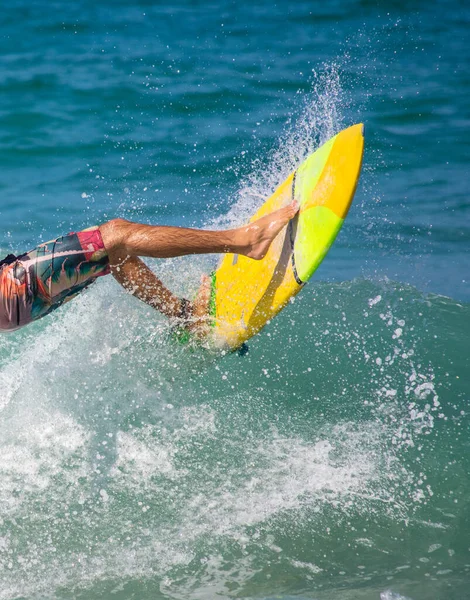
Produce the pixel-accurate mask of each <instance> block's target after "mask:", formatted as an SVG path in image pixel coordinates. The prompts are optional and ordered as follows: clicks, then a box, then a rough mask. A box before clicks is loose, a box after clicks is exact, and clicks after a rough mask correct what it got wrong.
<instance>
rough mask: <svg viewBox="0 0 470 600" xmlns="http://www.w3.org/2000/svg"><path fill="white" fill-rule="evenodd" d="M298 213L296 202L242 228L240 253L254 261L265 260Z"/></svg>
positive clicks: (240, 230) (240, 231)
mask: <svg viewBox="0 0 470 600" xmlns="http://www.w3.org/2000/svg"><path fill="white" fill-rule="evenodd" d="M298 211H299V204H298V202H296V201H295V200H294V201H293V202H291V204H289V205H288V206H285V207H284V208H280V209H279V210H275V211H274V212H272V213H271V214H269V215H266V216H265V217H261V219H258V220H257V221H254V222H253V223H250V224H249V225H247V226H246V227H241V228H240V229H239V233H240V246H241V247H242V250H239V252H238V253H239V254H243V255H245V256H248V257H249V258H253V259H254V260H261V259H262V258H264V257H265V256H266V253H267V251H268V249H269V246H270V245H271V243H272V241H273V240H274V238H275V237H276V236H277V234H278V233H279V232H280V231H281V230H282V229H283V228H284V227H285V226H286V225H287V223H288V222H289V221H290V220H291V219H293V218H294V217H295V215H296V214H297V212H298Z"/></svg>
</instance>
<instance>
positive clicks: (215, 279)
mask: <svg viewBox="0 0 470 600" xmlns="http://www.w3.org/2000/svg"><path fill="white" fill-rule="evenodd" d="M363 134H364V126H363V125H362V123H360V124H358V125H353V126H352V127H349V128H348V129H344V130H343V131H341V132H340V133H338V134H337V135H335V136H334V137H332V138H331V139H330V140H328V141H327V142H326V143H325V144H323V145H322V146H321V147H320V148H318V150H316V151H315V152H314V153H313V154H311V155H310V156H308V157H307V158H306V159H305V160H304V162H303V163H302V164H301V165H300V166H299V167H298V168H297V169H296V170H295V171H294V172H293V173H291V174H290V175H289V177H288V178H287V179H286V180H285V181H284V182H283V183H282V184H281V185H280V186H279V187H278V188H277V189H276V191H275V192H274V194H273V195H272V196H271V197H270V198H269V199H268V200H266V202H265V203H264V204H263V205H262V206H261V207H260V209H259V210H258V211H257V212H256V214H254V215H253V217H252V218H251V219H250V222H251V221H254V220H256V219H259V218H260V217H262V216H263V215H266V214H268V213H270V212H272V211H274V210H276V209H278V208H281V207H282V206H286V205H287V204H289V203H290V202H291V201H292V200H293V199H294V198H295V199H296V200H297V201H298V203H299V205H300V210H299V212H298V214H297V215H296V217H295V218H294V219H292V220H291V221H290V222H289V224H288V225H287V226H286V227H285V228H284V229H283V230H282V231H281V232H280V233H279V234H278V235H277V237H276V239H275V240H274V242H273V243H272V244H271V246H270V248H269V250H268V253H267V254H266V256H265V257H264V258H263V259H262V260H260V261H255V260H252V259H250V258H246V257H244V256H240V255H237V254H227V255H225V256H224V258H223V259H222V261H221V263H220V265H219V267H218V268H217V269H216V270H215V271H214V272H213V273H212V278H211V286H212V287H211V300H210V312H211V322H212V335H211V336H210V340H211V341H210V344H211V345H214V346H215V347H216V348H220V349H226V350H229V351H233V350H237V349H239V348H240V347H242V346H243V345H244V343H245V342H246V341H247V340H249V339H250V338H251V337H252V336H254V335H256V334H257V333H258V332H259V331H260V330H261V329H262V328H263V327H264V326H265V325H266V323H267V322H268V321H270V320H271V319H272V318H273V317H275V316H276V315H277V314H278V313H279V312H280V311H281V310H282V309H283V308H284V307H285V306H286V305H287V303H288V302H289V300H290V299H291V298H293V297H294V296H295V295H296V294H298V293H299V292H300V290H301V289H302V288H303V286H304V285H305V284H306V283H307V282H308V280H309V279H310V278H311V276H312V275H313V273H314V272H315V271H316V269H317V268H318V267H319V265H320V263H321V262H322V261H323V259H324V257H325V255H326V254H327V252H328V250H329V249H330V247H331V245H332V244H333V242H334V240H335V238H336V236H337V235H338V232H339V230H340V229H341V227H342V225H343V223H344V219H345V218H346V215H347V213H348V210H349V207H350V205H351V202H352V199H353V196H354V192H355V190H356V185H357V182H358V179H359V174H360V170H361V164H362V155H363V149H364V135H363Z"/></svg>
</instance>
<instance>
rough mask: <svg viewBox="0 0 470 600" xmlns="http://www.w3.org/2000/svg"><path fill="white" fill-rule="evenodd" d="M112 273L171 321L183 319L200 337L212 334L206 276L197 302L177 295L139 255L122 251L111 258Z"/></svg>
mask: <svg viewBox="0 0 470 600" xmlns="http://www.w3.org/2000/svg"><path fill="white" fill-rule="evenodd" d="M109 259H110V263H111V265H112V266H111V273H112V274H113V276H114V277H115V279H116V280H117V281H118V282H119V283H120V284H121V285H122V286H123V288H124V289H126V290H127V291H128V292H130V293H131V294H132V295H133V296H135V297H136V298H139V300H142V301H143V302H145V303H146V304H149V305H150V306H152V307H153V308H155V309H157V310H158V311H160V312H161V313H162V314H164V315H165V316H166V317H168V318H169V319H181V320H182V321H183V323H184V326H185V327H187V328H188V329H189V330H190V331H191V332H192V333H193V334H195V335H196V336H197V337H199V338H201V339H202V338H204V336H205V335H206V334H207V332H208V331H209V329H208V324H207V307H208V304H209V299H210V279H209V278H208V277H207V276H204V277H203V280H202V284H201V287H200V289H199V292H198V294H197V296H196V298H195V300H194V302H190V301H189V300H185V299H180V298H178V296H175V295H174V294H173V293H172V292H170V290H169V289H168V288H166V287H165V286H164V285H163V283H162V282H161V281H160V280H159V279H158V277H156V275H155V274H154V273H153V271H152V270H151V269H149V267H147V265H146V264H145V263H144V262H143V261H142V260H140V258H138V257H137V256H126V255H125V254H122V253H120V252H119V251H114V252H113V251H111V254H110V255H109Z"/></svg>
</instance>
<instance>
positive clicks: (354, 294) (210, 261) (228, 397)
mask: <svg viewBox="0 0 470 600" xmlns="http://www.w3.org/2000/svg"><path fill="white" fill-rule="evenodd" d="M469 30H470V7H469V4H468V3H465V2H463V1H460V0H446V1H445V2H444V1H443V0H436V1H435V2H429V1H427V2H424V1H423V0H409V2H398V1H397V0H391V1H390V2H375V1H372V0H342V1H340V0H331V1H330V2H314V1H313V0H309V1H308V0H297V1H296V2H287V1H280V2H277V3H272V2H267V1H264V0H254V1H253V2H247V3H243V2H237V3H234V2H229V1H227V2H218V3H217V2H200V1H196V0H192V1H190V0H175V1H174V2H173V3H170V2H167V1H166V0H162V1H161V2H154V1H151V0H136V1H135V2H132V3H131V2H125V1H124V0H114V1H111V0H96V1H95V2H92V1H91V0H76V1H75V2H65V1H63V0H48V1H46V0H11V2H9V3H4V5H3V6H2V11H1V13H0V31H1V35H0V56H1V59H0V92H1V93H0V164H1V171H0V194H1V195H0V197H1V200H0V248H1V253H2V254H6V253H7V252H16V253H19V252H23V251H26V250H28V249H30V248H31V247H34V246H35V245H36V244H37V243H38V242H40V241H46V240H48V239H51V238H53V237H56V236H58V235H60V234H63V233H66V232H68V231H72V230H77V229H79V228H83V227H85V226H88V225H93V224H96V223H99V222H102V221H103V220H106V219H109V218H111V217H115V216H121V217H125V218H128V219H133V220H137V221H142V222H146V223H161V224H176V225H185V226H202V227H215V228H219V227H225V226H234V225H238V224H241V223H243V222H244V221H245V220H246V218H247V217H248V216H249V215H250V214H251V213H252V212H254V210H255V209H256V208H257V207H258V206H259V205H260V203H261V202H262V201H263V199H264V198H265V197H266V196H268V195H269V194H270V193H271V192H272V191H273V190H274V189H275V187H276V186H277V184H279V183H280V182H281V181H282V180H283V179H284V178H285V177H286V176H287V174H288V173H289V172H290V171H291V170H292V169H294V168H295V167H296V166H297V165H298V164H299V162H300V161H301V160H302V159H303V158H304V157H305V156H306V155H307V154H308V153H309V152H310V151H312V150H313V149H315V148H316V147H317V146H318V145H319V144H320V143H321V142H323V141H325V140H326V139H328V138H329V137H330V136H331V135H333V134H334V133H336V132H338V131H339V130H340V129H341V128H343V127H346V126H348V125H351V124H353V123H356V122H364V123H365V136H366V137H365V140H366V146H365V155H364V167H363V173H362V177H361V180H360V184H359V187H358V190H357V193H356V198H355V201H354V204H353V206H352V209H351V212H350V214H349V216H348V219H347V221H346V223H345V226H344V228H343V230H342V232H341V233H340V235H339V237H338V239H337V242H336V244H335V246H334V248H333V249H332V251H331V252H330V254H329V255H328V257H327V259H326V260H325V262H324V263H323V264H322V266H321V267H320V269H319V270H318V272H317V273H316V275H315V277H314V279H313V280H312V282H311V283H310V284H309V285H308V286H307V287H306V288H305V289H304V290H303V292H302V293H301V295H300V296H298V298H297V299H296V301H295V302H294V303H293V304H292V305H290V306H289V307H288V308H287V309H286V310H285V311H284V312H283V313H282V314H281V315H280V316H279V317H278V318H277V319H275V320H274V321H273V322H272V323H271V324H270V325H269V326H268V327H267V328H266V329H265V330H264V331H263V332H262V333H261V335H259V336H258V337H257V338H256V339H254V340H253V341H252V342H251V344H250V352H249V353H248V354H247V355H246V356H244V357H240V356H238V355H231V356H225V357H214V356H210V355H208V354H204V353H203V351H197V352H193V353H190V352H188V351H187V350H185V349H184V348H181V347H179V346H175V345H174V344H173V343H172V342H171V341H170V339H169V330H168V325H167V323H166V322H165V320H164V319H163V318H161V317H160V316H159V315H158V314H157V313H154V312H153V311H152V310H150V309H149V308H147V307H146V306H145V305H143V304H140V303H139V302H138V301H137V300H135V299H134V298H132V297H130V296H128V295H126V294H125V293H123V291H122V290H121V289H120V288H119V286H118V285H117V284H116V283H115V282H114V281H113V280H112V279H111V278H105V279H102V280H100V281H98V282H97V283H96V284H95V285H94V286H92V287H91V288H90V289H89V290H87V291H86V292H85V293H84V294H83V295H81V296H80V297H79V298H77V299H76V300H74V301H73V302H71V303H70V304H68V305H67V306H66V307H64V308H63V309H61V310H60V311H57V312H56V313H55V314H53V315H51V316H50V317H47V318H45V319H43V320H41V321H39V322H36V323H34V324H33V325H31V326H30V327H28V328H26V329H24V330H21V331H19V332H16V333H13V334H10V335H3V336H1V337H0V423H1V427H0V600H13V599H15V600H19V599H22V600H33V599H35V600H36V599H43V600H71V599H77V600H98V599H105V600H108V599H115V600H127V599H134V600H159V599H171V600H173V599H175V600H186V599H188V600H189V599H204V600H211V599H214V600H215V599H217V600H223V599H231V598H246V599H252V600H254V599H259V600H262V599H264V600H274V599H277V600H294V599H298V600H307V599H309V600H356V599H357V600H465V599H470V444H469V433H470V407H469V401H470V358H469V357H470V341H469V340H470V285H469V280H470V193H469V192H470V184H469V174H470V173H469V164H470V136H469V128H470V103H469V98H470V59H469V56H470V53H469V48H470V46H469ZM216 260H217V258H216V257H197V258H194V257H188V258H184V259H178V260H172V261H152V262H150V263H149V264H150V265H151V267H152V268H153V269H155V271H156V272H157V273H158V274H159V275H160V276H161V278H162V279H163V280H164V282H165V283H167V284H168V285H169V286H170V287H172V288H173V289H174V290H175V291H177V292H178V293H184V294H189V295H190V294H192V293H194V291H195V290H196V288H197V286H198V283H199V278H200V275H201V274H202V273H203V272H206V271H208V270H210V269H211V268H212V267H213V266H214V265H215V264H216Z"/></svg>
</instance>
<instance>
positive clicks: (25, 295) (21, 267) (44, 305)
mask: <svg viewBox="0 0 470 600" xmlns="http://www.w3.org/2000/svg"><path fill="white" fill-rule="evenodd" d="M109 272H110V268H109V260H108V254H107V252H106V249H105V247H104V244H103V240H102V238H101V233H100V230H99V229H98V227H90V228H89V229H85V230H84V231H79V232H78V233H69V234H68V235H65V236H63V237H60V238H57V239H56V240H51V241H50V242H46V243H45V244H41V245H40V246H38V247H37V248H35V249H34V250H31V251H30V252H26V253H25V254H22V255H21V256H14V255H13V254H10V255H9V256H7V257H6V258H5V259H4V260H3V261H1V262H0V331H12V330H14V329H18V328H19V327H23V325H27V324H28V323H31V321H35V320H36V319H40V318H41V317H44V316H45V315H47V314H49V313H50V312H52V311H53V310H55V309H56V308H58V307H59V306H61V305H62V304H63V303H64V302H67V301H68V300H70V299H71V298H72V297H73V296H75V295H76V294H78V293H79V292H81V291H82V290H83V289H85V288H86V287H88V286H89V285H90V284H91V283H93V281H94V280H95V279H96V278H97V277H101V276H102V275H107V274H108V273H109Z"/></svg>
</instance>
